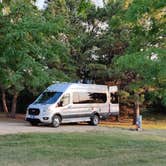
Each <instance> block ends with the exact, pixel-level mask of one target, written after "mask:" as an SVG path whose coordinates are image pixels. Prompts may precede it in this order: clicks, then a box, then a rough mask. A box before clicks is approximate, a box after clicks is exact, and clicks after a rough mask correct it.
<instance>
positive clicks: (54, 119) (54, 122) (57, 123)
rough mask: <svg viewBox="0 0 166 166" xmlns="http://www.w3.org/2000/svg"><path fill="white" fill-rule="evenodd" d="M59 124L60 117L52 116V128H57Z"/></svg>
mask: <svg viewBox="0 0 166 166" xmlns="http://www.w3.org/2000/svg"><path fill="white" fill-rule="evenodd" d="M60 124H61V117H60V116H58V115H54V117H53V118H52V125H53V127H59V126H60Z"/></svg>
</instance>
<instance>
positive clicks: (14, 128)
mask: <svg viewBox="0 0 166 166" xmlns="http://www.w3.org/2000/svg"><path fill="white" fill-rule="evenodd" d="M16 117H17V118H16V119H11V118H7V117H6V116H5V115H4V114H0V135H4V134H17V133H43V132H48V133H49V132H51V133H64V132H65V133H66V132H91V131H93V132H95V131H111V130H112V129H113V128H114V129H115V128H116V129H118V128H119V129H127V130H132V131H134V130H136V126H135V125H133V124H132V119H122V118H121V119H119V121H116V119H108V120H107V121H101V122H100V124H99V126H90V125H88V124H87V123H80V124H62V125H61V126H60V127H58V128H54V127H50V126H44V125H40V126H37V127H34V126H31V125H30V124H29V123H28V122H26V121H25V120H24V118H25V115H21V114H18V115H17V116H16ZM149 129H161V130H163V129H164V131H165V130H166V120H162V121H161V120H158V121H149V120H148V121H147V120H143V130H149Z"/></svg>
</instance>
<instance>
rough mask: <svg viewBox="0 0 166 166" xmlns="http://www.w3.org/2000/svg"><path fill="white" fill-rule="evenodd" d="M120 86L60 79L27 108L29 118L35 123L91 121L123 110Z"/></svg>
mask: <svg viewBox="0 0 166 166" xmlns="http://www.w3.org/2000/svg"><path fill="white" fill-rule="evenodd" d="M117 90H118V89H117V87H116V86H113V87H107V86H105V85H95V84H77V83H59V84H53V85H51V86H49V87H48V88H47V89H46V90H45V91H44V92H43V93H42V94H41V95H40V96H39V97H38V98H37V99H36V100H35V101H34V102H33V103H32V104H30V105H29V106H28V108H27V113H26V120H27V121H29V122H30V123H31V124H32V125H38V123H45V124H52V125H53V126H54V127H58V126H59V125H60V124H61V123H68V122H89V123H90V124H92V125H97V124H98V123H99V121H100V119H106V118H107V117H108V116H109V115H111V114H112V115H118V114H119V104H118V97H117V95H116V94H117Z"/></svg>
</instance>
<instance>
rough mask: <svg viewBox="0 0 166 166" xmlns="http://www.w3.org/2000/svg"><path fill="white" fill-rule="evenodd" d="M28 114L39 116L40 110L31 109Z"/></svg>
mask: <svg viewBox="0 0 166 166" xmlns="http://www.w3.org/2000/svg"><path fill="white" fill-rule="evenodd" d="M28 112H29V115H39V113H40V110H39V109H36V108H30V109H29V110H28Z"/></svg>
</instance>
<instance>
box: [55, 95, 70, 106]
mask: <svg viewBox="0 0 166 166" xmlns="http://www.w3.org/2000/svg"><path fill="white" fill-rule="evenodd" d="M68 104H70V94H65V95H64V96H63V97H62V98H61V100H60V101H59V103H58V107H64V106H66V105H68Z"/></svg>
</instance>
